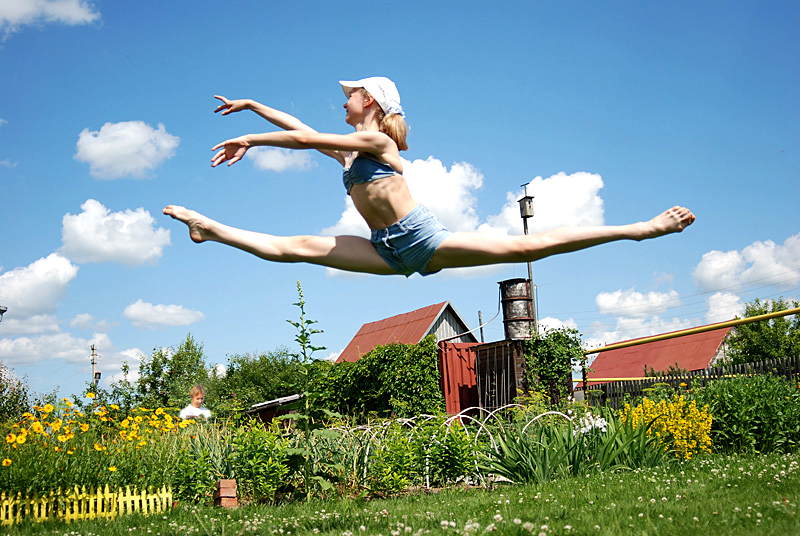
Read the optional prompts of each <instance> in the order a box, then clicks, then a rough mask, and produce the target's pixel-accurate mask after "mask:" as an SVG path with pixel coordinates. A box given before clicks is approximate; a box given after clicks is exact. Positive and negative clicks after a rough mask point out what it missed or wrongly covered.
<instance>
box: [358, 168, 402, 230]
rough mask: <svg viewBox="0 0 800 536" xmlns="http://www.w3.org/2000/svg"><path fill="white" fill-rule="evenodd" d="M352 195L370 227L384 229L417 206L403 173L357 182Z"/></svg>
mask: <svg viewBox="0 0 800 536" xmlns="http://www.w3.org/2000/svg"><path fill="white" fill-rule="evenodd" d="M350 197H351V198H352V199H353V204H354V205H355V207H356V210H358V212H359V214H361V216H362V217H363V218H364V220H366V222H367V225H368V226H369V228H370V229H373V230H375V229H384V228H386V227H389V226H390V225H392V224H395V223H397V222H398V221H400V220H401V219H403V218H404V217H405V216H406V215H407V214H408V213H409V212H411V210H412V209H413V208H414V207H415V206H417V202H416V201H414V199H413V198H412V197H411V192H409V190H408V184H407V183H406V180H405V179H404V178H403V176H402V175H395V176H393V177H386V178H383V179H378V180H376V181H373V182H366V183H363V184H356V185H354V186H353V188H351V189H350Z"/></svg>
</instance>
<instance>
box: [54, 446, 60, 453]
mask: <svg viewBox="0 0 800 536" xmlns="http://www.w3.org/2000/svg"><path fill="white" fill-rule="evenodd" d="M53 450H55V451H56V452H61V447H59V446H56V448H54V449H53Z"/></svg>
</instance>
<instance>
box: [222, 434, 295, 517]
mask: <svg viewBox="0 0 800 536" xmlns="http://www.w3.org/2000/svg"><path fill="white" fill-rule="evenodd" d="M287 446H288V441H287V439H286V438H284V437H281V435H280V434H279V433H278V431H277V430H276V429H274V428H272V429H269V430H266V429H264V426H263V425H262V424H261V423H260V422H258V421H252V422H251V423H249V424H247V425H246V426H244V427H242V428H240V429H238V430H237V431H236V434H235V435H234V438H233V453H232V462H233V473H234V475H235V476H236V485H237V491H238V493H239V495H240V496H242V497H246V498H248V499H250V500H252V501H255V502H259V503H264V502H273V501H274V500H275V492H276V490H277V489H278V487H279V486H280V484H281V483H282V482H283V481H284V478H285V477H286V475H287V474H288V472H289V468H288V466H287V465H286V460H287V458H288V455H287V452H286V450H287Z"/></svg>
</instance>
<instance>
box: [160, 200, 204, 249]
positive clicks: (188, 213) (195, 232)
mask: <svg viewBox="0 0 800 536" xmlns="http://www.w3.org/2000/svg"><path fill="white" fill-rule="evenodd" d="M164 214H166V215H167V216H171V217H172V218H174V219H176V220H178V221H180V222H183V223H185V224H186V225H187V226H188V227H189V237H190V238H191V239H192V240H193V241H194V242H197V243H198V244H199V243H200V242H205V241H206V240H213V239H214V237H215V236H216V234H215V233H214V230H213V229H214V225H215V224H216V223H217V222H215V221H214V220H212V219H211V218H207V217H205V216H203V215H202V214H200V213H199V212H195V211H194V210H189V209H188V208H185V207H181V206H177V205H169V206H168V207H166V208H165V209H164Z"/></svg>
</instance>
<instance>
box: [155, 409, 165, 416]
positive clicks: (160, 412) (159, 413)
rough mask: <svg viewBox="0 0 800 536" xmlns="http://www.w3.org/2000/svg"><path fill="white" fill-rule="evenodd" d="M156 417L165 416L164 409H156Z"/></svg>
mask: <svg viewBox="0 0 800 536" xmlns="http://www.w3.org/2000/svg"><path fill="white" fill-rule="evenodd" d="M156 415H164V408H158V409H156Z"/></svg>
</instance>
